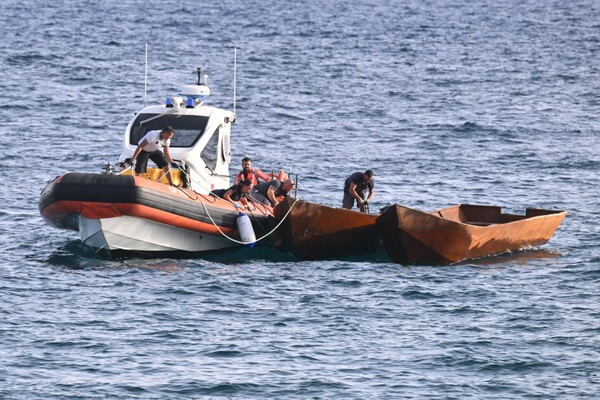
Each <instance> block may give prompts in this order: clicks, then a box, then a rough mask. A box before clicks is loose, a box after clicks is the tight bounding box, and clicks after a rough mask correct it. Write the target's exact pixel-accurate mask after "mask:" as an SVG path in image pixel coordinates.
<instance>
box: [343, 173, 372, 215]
mask: <svg viewBox="0 0 600 400" xmlns="http://www.w3.org/2000/svg"><path fill="white" fill-rule="evenodd" d="M365 189H369V196H368V197H366V198H365ZM374 195H375V181H374V180H373V171H372V170H370V169H368V170H366V171H365V172H355V173H353V174H352V175H350V176H349V177H348V178H346V182H345V183H344V200H343V201H342V205H343V207H344V208H347V209H348V210H350V209H352V207H353V206H354V200H356V204H358V208H360V212H365V209H366V206H367V205H368V204H369V202H370V201H371V199H372V198H373V196H374Z"/></svg>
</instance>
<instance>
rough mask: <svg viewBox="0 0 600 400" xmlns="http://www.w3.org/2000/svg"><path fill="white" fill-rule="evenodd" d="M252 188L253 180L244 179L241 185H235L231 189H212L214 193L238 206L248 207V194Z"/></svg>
mask: <svg viewBox="0 0 600 400" xmlns="http://www.w3.org/2000/svg"><path fill="white" fill-rule="evenodd" d="M251 190H252V181H251V180H250V179H244V180H243V181H241V182H240V183H239V185H233V186H232V187H230V188H229V189H215V190H213V191H212V194H214V195H215V196H219V197H221V198H223V199H225V200H227V201H228V202H230V203H231V204H233V205H234V206H235V207H236V208H247V207H248V206H249V204H248V196H249V193H250V191H251ZM238 201H239V202H240V203H241V206H240V204H238V203H237V202H238Z"/></svg>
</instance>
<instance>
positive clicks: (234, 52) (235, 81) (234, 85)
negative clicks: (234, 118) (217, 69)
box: [233, 46, 237, 114]
mask: <svg viewBox="0 0 600 400" xmlns="http://www.w3.org/2000/svg"><path fill="white" fill-rule="evenodd" d="M236 89H237V46H233V114H235V95H236Z"/></svg>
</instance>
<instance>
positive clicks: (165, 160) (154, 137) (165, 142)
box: [132, 126, 175, 185]
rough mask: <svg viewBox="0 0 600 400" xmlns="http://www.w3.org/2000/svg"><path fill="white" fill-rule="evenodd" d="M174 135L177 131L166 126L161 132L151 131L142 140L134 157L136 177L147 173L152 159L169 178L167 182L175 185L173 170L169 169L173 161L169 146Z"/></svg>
mask: <svg viewBox="0 0 600 400" xmlns="http://www.w3.org/2000/svg"><path fill="white" fill-rule="evenodd" d="M174 134H175V130H174V129H173V128H172V127H170V126H165V127H164V128H163V129H162V130H161V131H158V130H156V131H149V132H148V133H146V135H145V136H144V137H143V138H141V139H140V141H139V142H138V146H137V148H136V149H135V151H134V152H133V157H132V159H133V160H135V161H136V163H135V174H136V175H138V176H139V175H142V174H143V173H145V172H146V169H147V168H148V159H151V160H152V161H154V163H155V164H156V166H157V167H158V168H162V170H163V171H164V172H165V175H166V176H167V180H168V181H169V183H170V184H171V185H173V178H172V177H171V169H170V168H169V167H170V165H171V163H172V162H173V159H172V158H171V154H170V153H169V146H170V145H171V138H173V135H174ZM161 149H162V151H161ZM163 152H164V154H163Z"/></svg>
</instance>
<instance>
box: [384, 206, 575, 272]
mask: <svg viewBox="0 0 600 400" xmlns="http://www.w3.org/2000/svg"><path fill="white" fill-rule="evenodd" d="M566 215H567V212H566V211H555V210H541V209H534V208H528V209H527V210H526V211H525V215H517V214H505V213H502V208H501V207H497V206H482V205H470V204H460V205H456V206H453V207H449V208H445V209H442V210H436V211H432V212H422V211H418V210H414V209H411V208H408V207H404V206H401V205H399V204H396V205H394V206H392V207H390V208H389V209H388V210H387V211H385V212H384V213H382V214H381V216H380V217H378V218H377V221H376V224H377V228H378V230H379V233H380V234H381V237H382V239H383V244H384V247H385V249H386V251H387V253H388V254H389V256H390V257H391V258H392V260H394V261H395V262H397V263H418V264H439V265H446V264H452V263H456V262H459V261H463V260H467V259H472V258H479V257H485V256H491V255H495V254H500V253H504V252H508V251H516V250H521V249H526V248H529V247H533V246H539V245H542V244H544V243H546V242H548V240H550V238H551V237H552V235H553V234H554V231H555V230H556V228H558V226H559V225H560V223H561V222H562V220H563V219H564V218H565V216H566Z"/></svg>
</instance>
